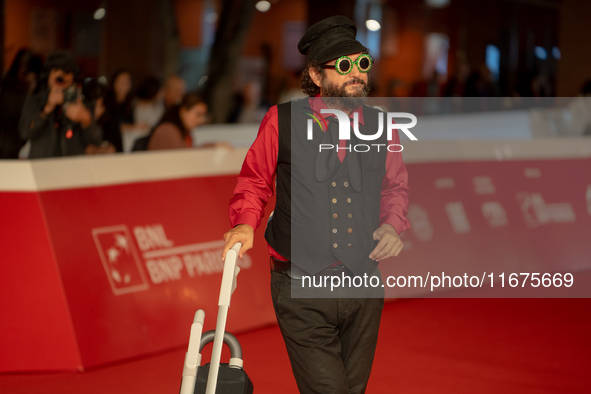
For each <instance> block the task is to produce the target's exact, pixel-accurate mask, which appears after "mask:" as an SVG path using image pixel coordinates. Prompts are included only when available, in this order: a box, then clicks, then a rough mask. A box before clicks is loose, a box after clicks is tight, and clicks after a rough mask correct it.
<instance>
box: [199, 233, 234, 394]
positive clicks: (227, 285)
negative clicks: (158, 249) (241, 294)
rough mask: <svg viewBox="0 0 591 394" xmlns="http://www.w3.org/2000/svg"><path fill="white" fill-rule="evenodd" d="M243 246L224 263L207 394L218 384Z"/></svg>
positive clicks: (232, 252) (230, 252)
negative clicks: (239, 258)
mask: <svg viewBox="0 0 591 394" xmlns="http://www.w3.org/2000/svg"><path fill="white" fill-rule="evenodd" d="M241 247H242V244H241V243H240V242H237V243H236V244H235V245H234V246H232V248H231V249H230V250H228V252H226V260H225V263H224V273H223V274H222V286H221V289H220V299H219V302H218V305H219V309H218V320H217V324H216V326H215V336H214V337H213V350H212V351H211V361H210V363H209V375H208V376H207V388H206V390H205V394H215V389H216V387H217V383H218V371H219V369H220V359H221V357H222V347H223V346H224V332H225V331H226V318H227V317H228V308H229V307H230V299H231V298H232V292H233V291H234V289H235V288H236V286H235V283H236V275H238V272H240V268H239V267H237V266H236V260H237V259H238V252H239V251H240V248H241Z"/></svg>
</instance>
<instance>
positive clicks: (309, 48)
mask: <svg viewBox="0 0 591 394" xmlns="http://www.w3.org/2000/svg"><path fill="white" fill-rule="evenodd" d="M355 34H357V27H355V24H354V23H353V21H351V20H350V19H349V18H346V17H344V16H342V15H337V16H331V17H330V18H326V19H323V20H321V21H320V22H318V23H315V24H313V25H312V26H310V28H309V29H308V31H306V34H304V36H303V37H302V39H301V40H300V42H299V43H298V50H299V51H300V53H301V54H302V55H307V56H308V61H312V60H315V61H317V62H318V63H320V64H322V63H326V62H329V61H331V60H333V59H336V58H339V57H341V56H344V55H350V54H352V53H357V52H365V51H367V48H366V47H364V46H363V45H361V43H360V42H359V41H357V40H356V39H355Z"/></svg>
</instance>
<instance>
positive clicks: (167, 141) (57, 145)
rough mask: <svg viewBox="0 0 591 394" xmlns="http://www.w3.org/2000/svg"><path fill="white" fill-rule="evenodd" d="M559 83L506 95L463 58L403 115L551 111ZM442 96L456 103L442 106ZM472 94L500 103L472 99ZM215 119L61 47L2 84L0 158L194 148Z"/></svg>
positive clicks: (419, 87)
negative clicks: (86, 67)
mask: <svg viewBox="0 0 591 394" xmlns="http://www.w3.org/2000/svg"><path fill="white" fill-rule="evenodd" d="M299 79H300V73H299V72H289V73H288V75H287V76H286V78H285V80H284V81H283V83H282V85H281V89H280V91H279V92H278V93H279V95H278V97H276V99H275V100H272V99H270V98H269V97H266V95H265V94H264V93H263V89H262V87H261V84H259V83H256V82H248V83H246V84H244V86H243V87H242V88H241V89H240V90H239V91H237V92H236V94H235V95H234V96H233V102H231V103H228V105H229V107H231V108H232V110H231V112H230V116H229V118H228V119H227V122H229V123H260V122H261V120H262V119H263V117H264V115H265V113H266V112H267V110H268V109H269V108H270V106H271V105H272V104H275V103H281V102H286V101H289V100H290V99H291V98H292V97H302V96H303V93H302V89H301V87H300V86H299V85H300V83H299ZM553 86H554V84H553V81H551V80H550V79H549V78H548V77H547V76H546V75H545V74H543V73H536V74H532V75H529V76H520V77H519V78H518V83H517V84H516V87H515V91H514V92H513V94H512V95H511V96H510V97H503V98H500V97H499V96H500V94H501V93H500V89H499V87H498V83H497V82H496V81H495V77H494V76H493V75H492V74H491V72H490V70H489V69H488V68H487V67H486V65H482V66H481V67H478V68H476V69H473V68H470V66H469V65H468V64H467V63H466V62H462V61H459V62H457V66H456V67H455V69H454V71H453V72H452V73H451V75H450V76H449V77H447V78H446V77H445V76H443V75H440V74H437V72H434V73H433V74H432V76H431V77H430V78H427V79H425V80H423V81H419V82H417V83H415V84H413V85H412V86H411V87H410V89H409V90H408V91H409V92H410V94H408V96H410V97H416V98H419V99H418V100H411V101H409V102H410V104H408V105H409V106H410V107H409V108H407V109H406V110H408V111H411V112H413V113H416V114H423V115H426V114H435V113H450V112H470V111H474V110H476V111H480V110H500V109H511V108H514V109H517V108H520V107H523V108H526V107H527V108H531V107H532V106H547V105H551V104H552V101H551V100H544V99H546V98H549V97H553V96H554V95H555V92H554V91H553ZM396 91H397V84H396V81H393V82H392V83H390V84H389V88H388V92H387V97H395V96H396ZM581 95H583V96H589V95H591V81H587V82H585V83H584V84H583V86H582V88H581ZM445 97H448V98H452V99H451V100H444V101H441V99H440V98H445ZM474 97H476V98H478V97H480V98H483V97H497V98H499V99H498V100H494V99H489V100H474V99H468V98H474ZM528 100H529V101H528ZM450 106H452V107H454V108H448V107H450ZM474 106H476V107H478V108H473V107H474ZM456 107H457V108H456ZM482 107H488V108H482ZM490 107H495V108H490ZM209 121H210V117H209V115H208V107H207V104H206V100H205V99H204V97H203V96H202V95H201V94H200V93H199V92H187V87H186V83H185V81H184V80H183V79H182V78H181V77H180V76H178V75H173V76H170V77H168V78H167V79H166V80H164V81H162V80H161V79H160V78H158V77H155V76H148V77H145V78H143V79H142V80H140V81H139V82H138V81H136V79H135V78H134V75H133V73H132V72H131V71H129V70H125V69H122V70H119V71H117V72H115V73H114V74H113V75H111V76H110V77H109V78H108V79H107V78H104V77H102V78H83V77H82V75H81V72H80V68H79V66H78V64H77V63H76V61H75V59H74V57H73V55H72V54H71V53H70V52H67V51H56V52H54V53H51V54H50V55H49V56H48V57H47V59H46V60H45V61H43V59H42V58H41V56H39V55H36V54H35V53H33V52H32V51H30V50H28V49H22V50H20V51H19V52H18V53H17V55H16V56H15V58H14V60H13V62H12V64H11V66H10V67H9V69H8V71H7V72H6V74H5V76H4V78H3V80H2V83H1V85H0V158H4V159H15V158H19V157H21V158H23V157H24V158H44V157H58V156H70V155H82V154H101V153H115V152H123V151H130V150H131V151H141V150H157V149H176V148H187V147H193V146H195V144H194V142H193V140H192V133H191V132H192V130H194V129H195V128H198V127H199V126H201V125H203V124H206V123H209ZM124 135H126V137H127V138H123V137H122V136H124ZM124 141H126V142H127V143H126V146H124ZM130 141H131V144H130ZM221 145H225V146H229V145H228V144H221Z"/></svg>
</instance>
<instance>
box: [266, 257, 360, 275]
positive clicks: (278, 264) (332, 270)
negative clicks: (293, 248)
mask: <svg viewBox="0 0 591 394" xmlns="http://www.w3.org/2000/svg"><path fill="white" fill-rule="evenodd" d="M271 271H274V272H277V273H279V274H284V275H287V276H289V277H294V276H293V273H292V265H291V261H282V260H277V259H276V258H275V257H273V256H271ZM341 272H344V273H345V275H348V276H349V275H352V272H351V271H350V270H349V269H348V268H347V267H345V266H344V265H343V264H342V263H339V264H336V265H331V266H330V267H327V268H325V269H323V270H322V271H320V272H318V273H317V274H315V275H311V276H316V275H340V273H341Z"/></svg>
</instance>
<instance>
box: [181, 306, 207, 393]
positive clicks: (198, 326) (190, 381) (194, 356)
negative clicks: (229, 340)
mask: <svg viewBox="0 0 591 394" xmlns="http://www.w3.org/2000/svg"><path fill="white" fill-rule="evenodd" d="M204 320H205V312H203V310H202V309H199V310H198V311H197V312H196V313H195V318H194V319H193V324H191V334H190V335H189V349H188V350H187V353H186V354H185V365H184V367H183V380H182V381H181V391H180V394H193V392H194V391H195V379H196V377H197V368H198V367H199V358H200V357H199V356H200V354H199V345H200V344H201V334H202V333H203V322H204Z"/></svg>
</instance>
